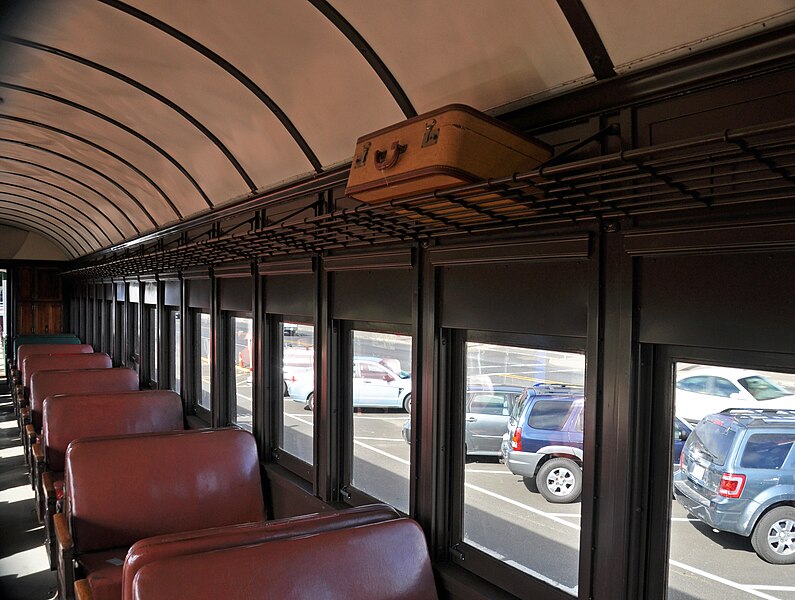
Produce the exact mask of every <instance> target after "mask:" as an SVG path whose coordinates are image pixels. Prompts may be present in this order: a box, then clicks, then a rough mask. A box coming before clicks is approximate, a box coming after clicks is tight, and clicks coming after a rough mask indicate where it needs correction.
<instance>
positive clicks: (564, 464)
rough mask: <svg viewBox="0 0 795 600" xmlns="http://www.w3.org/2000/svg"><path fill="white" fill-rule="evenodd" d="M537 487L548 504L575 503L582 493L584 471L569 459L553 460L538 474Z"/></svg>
mask: <svg viewBox="0 0 795 600" xmlns="http://www.w3.org/2000/svg"><path fill="white" fill-rule="evenodd" d="M536 486H537V487H538V491H539V492H540V493H541V495H542V496H543V497H544V498H545V499H546V500H547V502H553V503H555V504H567V503H569V502H574V501H575V500H577V499H578V498H579V497H580V493H581V492H582V469H580V465H578V464H577V463H576V462H574V461H573V460H571V459H569V458H551V459H549V460H548V461H547V462H545V463H544V464H543V465H542V466H541V468H540V469H539V471H538V474H536Z"/></svg>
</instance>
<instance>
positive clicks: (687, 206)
mask: <svg viewBox="0 0 795 600" xmlns="http://www.w3.org/2000/svg"><path fill="white" fill-rule="evenodd" d="M793 200H795V121H786V122H779V123H773V124H768V125H765V126H758V127H749V128H743V129H735V130H726V131H724V132H721V133H718V134H714V135H710V136H704V137H699V138H694V139H691V140H685V141H681V142H675V143H670V144H661V145H657V146H649V147H646V148H640V149H635V150H627V151H623V152H618V153H615V154H610V155H607V156H601V157H597V158H592V159H587V160H580V161H575V162H570V163H566V164H560V165H554V166H547V167H541V168H538V169H535V170H533V171H530V172H527V173H518V174H514V175H512V176H509V177H502V178H500V179H491V180H487V181H483V182H477V183H472V184H467V185H461V186H456V187H454V188H449V189H445V190H436V191H434V192H428V193H424V194H419V195H416V196H410V197H406V198H401V199H396V200H390V201H387V202H383V203H380V204H374V205H367V204H362V205H360V206H356V207H354V208H345V209H340V210H335V211H332V212H329V213H326V214H321V215H318V216H313V217H307V218H304V219H301V220H290V219H287V220H285V221H283V222H278V223H272V224H267V225H265V226H262V227H259V228H252V229H251V230H249V231H246V232H239V233H228V234H221V235H218V236H217V237H213V238H211V239H206V240H202V241H194V242H188V243H182V244H179V245H176V246H173V247H170V248H161V249H157V248H150V249H149V250H147V249H146V248H143V249H141V250H138V251H136V252H135V253H130V251H129V250H125V251H123V252H127V253H128V254H126V255H125V254H123V253H122V252H120V253H119V254H117V255H116V258H112V259H110V260H107V258H106V259H105V260H103V261H102V262H101V263H95V264H85V263H84V264H83V265H80V266H78V267H77V268H75V269H74V270H72V271H70V272H69V274H71V275H73V276H78V277H89V278H91V277H98V276H99V277H103V276H104V277H107V276H123V275H130V274H134V273H146V272H153V271H164V270H173V269H180V268H186V267H192V266H200V265H214V264H220V263H225V262H234V261H241V260H255V259H267V258H268V257H271V256H280V255H289V254H302V253H323V252H327V251H330V250H341V249H348V248H366V247H373V246H380V245H384V244H398V243H418V242H423V241H430V240H433V239H437V238H441V237H447V236H457V235H462V234H464V235H477V234H484V233H491V232H497V231H510V230H523V229H527V228H532V227H535V226H539V225H549V224H566V223H584V222H593V221H600V220H604V219H612V218H621V217H636V216H642V215H652V214H661V213H669V214H674V213H676V212H686V211H692V210H694V209H702V210H703V209H705V208H708V209H717V208H720V207H727V206H730V205H742V204H750V203H756V202H776V201H781V202H787V201H788V202H790V203H792V201H793ZM78 264H79V263H78Z"/></svg>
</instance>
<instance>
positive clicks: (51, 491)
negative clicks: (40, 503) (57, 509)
mask: <svg viewBox="0 0 795 600" xmlns="http://www.w3.org/2000/svg"><path fill="white" fill-rule="evenodd" d="M41 487H43V488H44V495H45V497H46V498H47V500H50V499H53V500H55V498H56V492H55V481H54V480H53V478H52V471H44V473H42V474H41Z"/></svg>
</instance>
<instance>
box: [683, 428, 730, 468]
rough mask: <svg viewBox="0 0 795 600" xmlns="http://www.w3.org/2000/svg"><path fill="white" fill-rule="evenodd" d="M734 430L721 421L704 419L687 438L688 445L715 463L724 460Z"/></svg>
mask: <svg viewBox="0 0 795 600" xmlns="http://www.w3.org/2000/svg"><path fill="white" fill-rule="evenodd" d="M735 435H736V432H735V431H734V430H733V429H731V428H729V427H726V426H725V425H724V424H723V423H722V422H719V421H715V420H712V419H705V420H703V421H701V423H699V424H698V426H697V427H696V429H695V431H693V433H691V434H690V437H689V438H687V445H688V447H689V448H690V449H691V450H693V451H695V452H696V453H698V454H701V455H703V456H704V458H706V459H707V460H709V461H710V462H712V463H714V464H716V465H722V464H724V463H725V462H726V456H727V455H728V454H729V449H730V448H731V445H732V442H733V441H734V437H735Z"/></svg>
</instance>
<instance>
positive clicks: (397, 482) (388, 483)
mask: <svg viewBox="0 0 795 600" xmlns="http://www.w3.org/2000/svg"><path fill="white" fill-rule="evenodd" d="M409 369H411V337H410V336H407V335H397V334H393V333H380V332H374V331H358V330H354V331H353V364H352V365H351V373H352V375H353V378H352V385H351V387H350V390H351V393H352V396H353V397H352V398H351V400H352V402H351V406H352V409H353V414H352V419H353V457H352V464H351V477H350V481H351V485H352V486H353V487H354V488H355V489H357V490H359V491H362V492H364V493H365V494H367V495H369V496H372V497H373V498H376V499H378V500H381V501H383V502H386V503H388V504H391V505H392V506H394V507H396V508H398V509H399V510H402V511H404V512H408V511H409V471H410V464H411V463H410V460H409V459H410V456H409V445H408V441H407V440H409V439H410V432H409V433H408V434H405V433H404V430H405V428H406V427H410V426H411V393H412V389H411V374H410V373H409ZM407 413H408V414H407Z"/></svg>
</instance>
